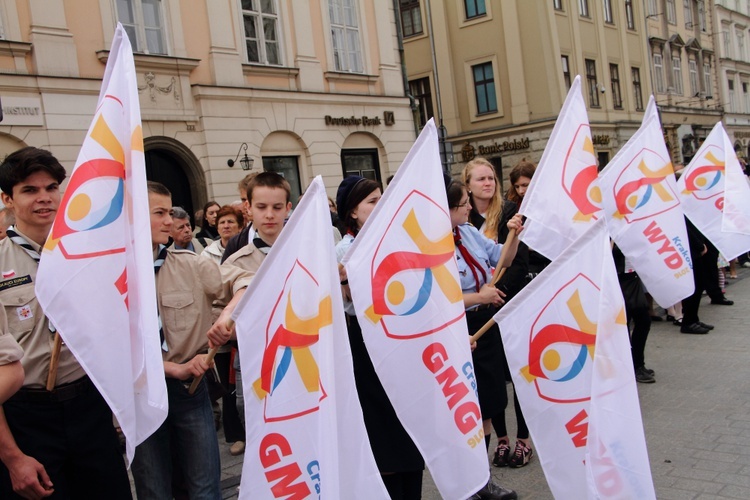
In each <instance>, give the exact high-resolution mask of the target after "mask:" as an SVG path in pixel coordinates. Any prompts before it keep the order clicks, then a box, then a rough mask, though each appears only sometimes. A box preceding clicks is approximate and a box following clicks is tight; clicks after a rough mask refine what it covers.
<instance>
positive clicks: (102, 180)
mask: <svg viewBox="0 0 750 500" xmlns="http://www.w3.org/2000/svg"><path fill="white" fill-rule="evenodd" d="M122 113H123V110H122V103H121V102H120V101H119V100H118V99H116V98H114V97H112V96H106V97H105V99H104V100H103V102H102V105H101V107H100V109H99V113H98V116H97V118H96V122H95V125H94V127H93V128H92V129H91V132H90V134H89V136H88V137H87V138H86V140H85V141H84V144H83V148H82V149H84V150H86V152H87V153H88V155H87V156H88V157H93V158H94V159H92V160H89V161H87V162H85V163H82V164H79V165H78V166H77V167H76V168H75V170H74V171H73V174H72V175H71V177H70V182H69V184H68V188H67V189H66V191H65V195H64V196H63V198H62V201H61V203H60V208H59V210H58V213H57V216H56V217H55V223H54V225H53V226H52V230H51V232H50V236H49V238H48V239H47V242H46V244H45V245H44V249H45V250H48V251H52V250H54V249H55V248H59V249H60V252H61V253H62V255H63V257H64V258H66V259H87V258H92V257H99V256H103V255H110V254H116V253H121V252H124V251H125V248H124V247H122V246H121V245H122V243H121V242H122V241H123V237H122V235H123V233H122V225H121V224H115V222H116V221H119V220H121V216H122V213H123V203H124V194H125V166H124V164H125V153H124V151H123V146H122V144H120V141H119V140H118V139H117V137H116V135H115V134H114V133H113V131H112V130H111V129H110V127H109V125H108V117H109V121H111V122H113V123H114V122H116V121H117V120H118V117H119V116H120V115H122ZM139 134H140V132H139V131H137V135H139ZM136 143H137V141H133V145H134V146H135V145H136ZM140 144H141V145H140V148H141V150H142V142H141V143H140ZM105 155H109V156H110V158H103V156H105ZM121 222H122V221H121Z"/></svg>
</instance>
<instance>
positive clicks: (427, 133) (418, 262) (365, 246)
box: [343, 120, 489, 498]
mask: <svg viewBox="0 0 750 500" xmlns="http://www.w3.org/2000/svg"><path fill="white" fill-rule="evenodd" d="M437 137H438V136H437V129H436V127H435V124H434V122H433V121H432V120H430V121H429V122H428V123H427V125H426V126H425V127H424V129H423V130H422V133H421V134H420V135H419V138H418V139H417V141H416V142H415V144H414V145H413V146H412V148H411V151H409V154H408V155H407V156H406V159H405V160H404V162H403V164H402V165H401V167H400V168H399V170H398V172H397V174H396V176H395V178H394V179H393V181H392V182H391V183H390V185H389V186H388V189H387V190H386V192H385V194H384V195H383V198H382V199H381V200H380V202H379V203H378V205H377V206H376V207H375V209H374V210H373V212H372V213H371V214H370V216H369V217H368V219H367V222H366V223H365V225H364V227H363V228H362V230H361V231H360V232H359V234H358V235H357V237H356V239H355V240H354V243H353V245H352V247H351V248H350V250H349V252H348V253H347V255H345V256H344V259H343V263H344V265H345V266H346V272H347V277H348V280H349V286H350V289H351V293H352V300H353V302H354V308H355V310H356V311H357V318H358V319H359V323H360V326H361V328H362V336H363V338H364V340H365V345H366V347H367V351H368V353H369V355H370V358H371V359H372V363H373V366H374V367H375V371H376V372H377V374H378V377H379V378H380V381H381V383H382V384H383V388H384V389H385V392H386V394H388V398H389V399H390V401H391V403H392V405H393V408H394V410H395V411H396V414H397V415H398V417H399V419H400V421H401V423H402V424H403V426H404V428H405V429H406V431H407V432H408V433H409V435H410V436H411V438H412V439H413V440H414V443H415V444H416V446H417V448H418V449H419V451H420V452H421V454H422V456H423V458H424V459H425V462H426V464H427V466H428V467H429V469H430V472H431V474H432V477H433V479H434V480H435V484H436V486H437V488H438V490H439V491H440V494H441V495H442V496H443V497H444V498H466V497H468V496H470V495H471V494H472V493H474V492H476V491H478V490H479V489H480V488H482V486H484V485H485V484H486V483H487V480H488V479H489V471H488V462H487V454H486V450H485V447H484V434H483V431H482V418H481V414H480V411H479V404H478V400H477V395H476V379H475V378H474V372H473V365H472V361H471V353H470V348H469V342H468V332H467V329H466V322H465V314H464V306H463V299H462V294H461V287H460V285H459V283H460V282H459V280H458V269H457V266H456V260H455V246H454V242H453V236H452V231H451V222H450V215H449V210H448V207H447V198H446V193H445V185H444V180H443V175H442V170H441V164H440V156H439V152H438V138H437Z"/></svg>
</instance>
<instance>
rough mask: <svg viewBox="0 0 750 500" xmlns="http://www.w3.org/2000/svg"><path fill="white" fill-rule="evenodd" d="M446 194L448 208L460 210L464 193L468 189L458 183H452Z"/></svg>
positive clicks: (446, 187)
mask: <svg viewBox="0 0 750 500" xmlns="http://www.w3.org/2000/svg"><path fill="white" fill-rule="evenodd" d="M445 192H446V195H447V196H448V208H458V206H459V204H460V203H461V198H463V197H464V193H466V192H467V188H466V186H464V185H463V184H462V183H460V182H458V181H451V182H450V183H449V184H448V185H447V186H445Z"/></svg>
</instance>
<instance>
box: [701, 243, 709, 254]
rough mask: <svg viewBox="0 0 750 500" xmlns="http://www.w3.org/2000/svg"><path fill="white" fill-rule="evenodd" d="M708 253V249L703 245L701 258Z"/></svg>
mask: <svg viewBox="0 0 750 500" xmlns="http://www.w3.org/2000/svg"><path fill="white" fill-rule="evenodd" d="M707 253H708V248H706V245H703V250H701V257H702V256H704V255H706V254H707Z"/></svg>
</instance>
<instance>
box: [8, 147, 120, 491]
mask: <svg viewBox="0 0 750 500" xmlns="http://www.w3.org/2000/svg"><path fill="white" fill-rule="evenodd" d="M65 175H66V173H65V168H63V166H62V165H60V162H58V161H57V159H56V158H55V157H54V156H52V154H51V153H50V152H49V151H45V150H43V149H38V148H33V147H27V148H23V149H20V150H18V151H16V152H15V153H12V154H11V155H9V156H8V157H6V158H5V161H4V162H3V163H2V165H0V189H2V191H3V193H2V199H3V203H4V204H5V205H6V206H7V207H9V208H10V209H12V210H13V212H14V213H15V216H16V225H15V226H14V227H11V228H9V229H8V237H7V238H6V239H4V240H2V241H0V271H1V272H2V281H0V303H1V304H2V306H3V307H4V310H5V313H6V316H7V319H8V331H9V333H10V335H11V336H12V337H13V338H14V339H15V340H16V342H17V343H18V344H19V345H20V347H21V348H22V349H23V351H24V357H23V358H22V360H21V363H22V364H23V368H24V371H25V377H24V382H23V387H22V388H21V389H20V390H19V391H18V392H17V393H16V394H15V395H13V396H12V397H11V398H10V399H8V400H7V401H6V402H5V403H3V405H2V409H0V461H2V465H0V498H17V497H16V495H20V496H22V497H26V498H42V497H47V496H50V495H52V494H55V495H57V496H59V498H99V497H101V496H102V495H103V494H104V495H106V496H107V498H131V494H130V484H129V481H128V476H127V472H126V470H125V462H124V461H123V458H122V455H121V454H120V451H119V442H118V439H117V434H116V433H115V429H114V426H113V425H112V412H111V411H110V409H109V407H108V406H107V403H106V402H105V401H104V399H103V398H102V397H101V395H100V394H99V392H98V391H97V390H96V387H94V384H93V383H92V382H91V380H90V379H89V378H88V376H86V373H85V372H84V371H83V368H81V365H79V364H78V362H77V361H76V359H75V358H74V357H73V354H72V353H71V352H70V351H69V350H68V348H67V346H65V344H63V346H62V348H61V350H60V355H59V364H58V367H57V377H56V383H55V387H54V389H53V390H52V391H47V390H46V381H47V375H48V373H49V366H50V357H51V353H52V348H53V345H54V341H53V339H54V332H55V330H54V327H53V326H52V325H50V324H49V321H48V320H47V318H46V317H45V315H44V311H42V309H41V306H40V305H39V303H38V302H37V299H36V296H35V293H34V283H35V281H36V272H37V267H38V265H39V259H40V254H41V251H42V245H44V243H45V241H46V240H47V236H48V234H49V232H50V230H51V228H52V224H53V222H54V220H55V216H56V214H57V209H58V206H59V205H60V183H61V182H62V181H63V179H65ZM14 492H15V493H14ZM105 492H106V493H105Z"/></svg>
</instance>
